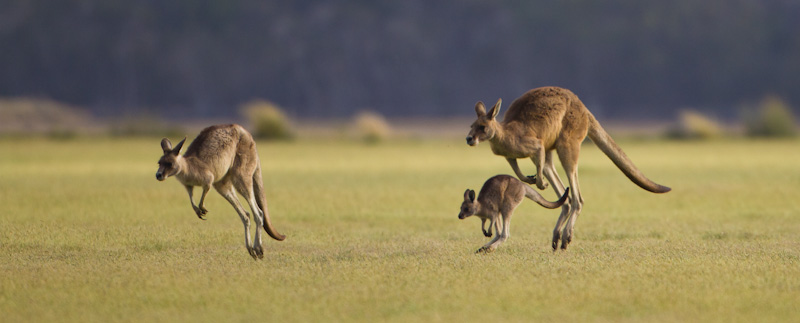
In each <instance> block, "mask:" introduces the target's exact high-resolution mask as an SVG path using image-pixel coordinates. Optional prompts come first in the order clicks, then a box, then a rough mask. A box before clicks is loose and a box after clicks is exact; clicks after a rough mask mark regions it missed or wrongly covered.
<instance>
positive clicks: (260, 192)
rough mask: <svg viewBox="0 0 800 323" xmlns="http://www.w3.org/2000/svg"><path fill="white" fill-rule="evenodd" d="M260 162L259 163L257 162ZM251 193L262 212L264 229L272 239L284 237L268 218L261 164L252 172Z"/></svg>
mask: <svg viewBox="0 0 800 323" xmlns="http://www.w3.org/2000/svg"><path fill="white" fill-rule="evenodd" d="M259 164H260V163H259ZM253 193H255V195H256V204H258V207H259V208H260V209H261V211H262V212H264V231H267V234H268V235H269V236H270V237H272V239H275V240H278V241H283V239H286V236H285V235H282V234H280V233H278V230H275V228H274V227H273V226H272V221H270V220H269V211H268V210H267V196H266V194H264V182H263V180H262V177H261V166H260V165H259V166H258V167H256V171H255V173H254V174H253Z"/></svg>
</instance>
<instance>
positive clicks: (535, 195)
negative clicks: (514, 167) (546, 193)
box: [524, 185, 569, 209]
mask: <svg viewBox="0 0 800 323" xmlns="http://www.w3.org/2000/svg"><path fill="white" fill-rule="evenodd" d="M524 186H525V197H527V198H529V199H531V200H533V201H534V202H536V203H539V205H541V206H544V207H546V208H548V209H555V208H557V207H559V206H562V205H564V202H566V201H567V197H568V196H569V187H567V190H566V191H564V195H561V198H559V199H558V201H555V202H550V201H548V200H546V199H545V198H544V197H542V195H541V194H539V192H537V191H536V190H534V189H533V187H530V186H528V185H524Z"/></svg>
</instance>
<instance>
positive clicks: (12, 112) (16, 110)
mask: <svg viewBox="0 0 800 323" xmlns="http://www.w3.org/2000/svg"><path fill="white" fill-rule="evenodd" d="M92 126H96V124H95V122H94V120H93V119H92V118H91V116H90V115H89V114H88V113H87V112H85V111H83V110H82V109H79V108H76V107H73V106H70V105H66V104H63V103H59V102H56V101H51V100H46V99H33V98H12V99H0V134H45V135H50V136H55V137H59V138H68V137H72V136H74V135H76V134H77V133H79V132H81V130H82V129H86V128H90V127H92Z"/></svg>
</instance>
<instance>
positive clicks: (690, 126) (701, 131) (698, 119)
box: [667, 110, 725, 139]
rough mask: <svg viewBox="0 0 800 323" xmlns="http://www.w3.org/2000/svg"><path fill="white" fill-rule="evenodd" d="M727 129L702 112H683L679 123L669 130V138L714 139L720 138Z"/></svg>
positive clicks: (679, 117) (679, 116)
mask: <svg viewBox="0 0 800 323" xmlns="http://www.w3.org/2000/svg"><path fill="white" fill-rule="evenodd" d="M724 133H725V129H724V127H723V126H721V125H720V124H719V123H718V122H717V121H715V120H713V119H711V118H709V117H706V116H705V115H703V114H702V113H700V112H697V111H692V110H683V111H681V112H680V114H679V115H678V121H677V123H676V124H675V125H674V126H673V127H672V128H670V129H669V130H668V133H667V136H668V137H670V138H680V139H713V138H719V137H721V136H722V135H723V134H724Z"/></svg>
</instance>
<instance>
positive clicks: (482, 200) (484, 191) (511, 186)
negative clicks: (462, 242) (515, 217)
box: [458, 175, 569, 253]
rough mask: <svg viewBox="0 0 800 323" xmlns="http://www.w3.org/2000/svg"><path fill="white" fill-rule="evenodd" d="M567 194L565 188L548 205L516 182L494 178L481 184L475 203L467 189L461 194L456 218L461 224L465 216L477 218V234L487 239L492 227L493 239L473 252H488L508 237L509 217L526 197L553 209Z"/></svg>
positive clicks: (529, 189) (526, 187)
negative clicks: (475, 216) (461, 201)
mask: <svg viewBox="0 0 800 323" xmlns="http://www.w3.org/2000/svg"><path fill="white" fill-rule="evenodd" d="M568 193H569V188H567V190H566V192H565V193H564V195H562V196H561V198H560V199H559V200H558V201H556V202H550V201H548V200H545V199H544V198H543V197H542V196H541V195H539V192H536V190H534V189H533V188H531V187H530V186H528V185H526V184H525V183H523V182H521V181H519V180H518V179H516V178H514V177H511V176H508V175H497V176H494V177H492V178H490V179H488V180H486V183H483V187H482V188H481V194H480V195H479V196H478V198H477V199H475V191H473V190H471V189H467V190H466V191H465V192H464V202H463V203H461V212H460V213H458V218H459V219H462V220H463V219H465V218H467V217H468V216H471V215H477V216H478V217H479V218H481V231H483V235H485V236H487V237H491V236H492V227H494V230H495V233H496V236H495V237H494V239H492V241H489V243H487V244H486V245H484V246H483V247H481V248H480V249H478V251H476V253H479V252H492V251H494V249H495V248H497V247H498V246H500V244H501V243H503V242H504V241H506V239H508V237H509V236H511V232H510V228H511V227H510V226H511V215H512V214H514V209H516V208H517V206H519V204H520V203H522V198H524V197H527V198H529V199H531V200H533V201H535V202H536V203H539V205H541V206H544V207H546V208H548V209H555V208H557V207H559V206H561V205H563V204H564V202H566V201H567V194H568ZM501 217H502V218H501ZM486 220H489V228H488V230H487V229H484V225H485V224H486ZM501 220H502V221H501Z"/></svg>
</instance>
